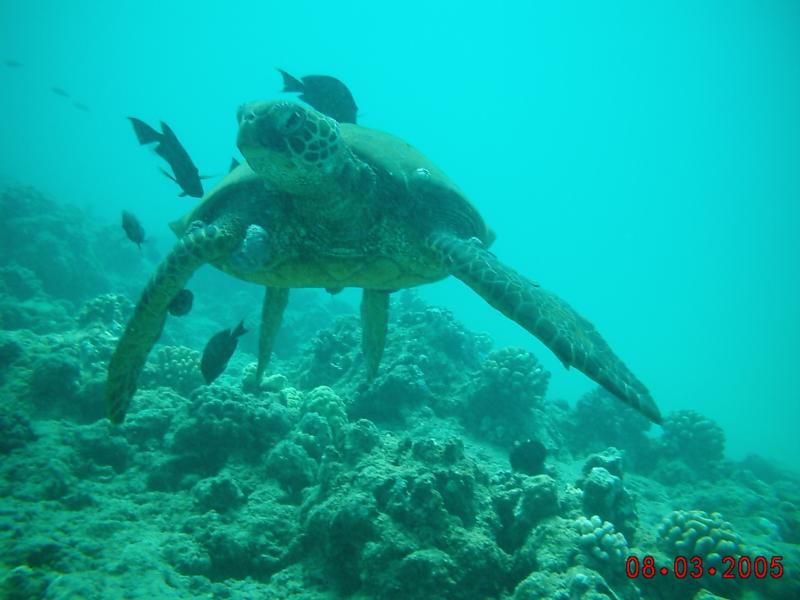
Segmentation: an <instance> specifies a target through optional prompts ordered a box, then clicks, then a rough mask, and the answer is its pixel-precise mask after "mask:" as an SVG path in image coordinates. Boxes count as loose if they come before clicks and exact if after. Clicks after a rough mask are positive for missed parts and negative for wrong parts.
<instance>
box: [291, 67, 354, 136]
mask: <svg viewBox="0 0 800 600" xmlns="http://www.w3.org/2000/svg"><path fill="white" fill-rule="evenodd" d="M278 72H280V74H281V76H282V77H283V91H284V92H300V100H302V101H303V102H306V103H307V104H309V105H310V106H311V108H313V109H314V110H318V111H319V112H321V113H322V114H324V115H327V116H329V117H330V118H332V119H334V120H336V121H339V123H355V122H356V114H357V113H358V107H357V106H356V101H355V100H353V94H351V93H350V90H348V89H347V86H346V85H345V84H343V83H342V82H341V81H339V80H338V79H336V78H335V77H331V76H330V75H306V76H305V77H301V78H300V79H297V78H295V77H292V76H291V75H289V74H288V73H287V72H286V71H284V70H282V69H278Z"/></svg>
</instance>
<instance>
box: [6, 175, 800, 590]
mask: <svg viewBox="0 0 800 600" xmlns="http://www.w3.org/2000/svg"><path fill="white" fill-rule="evenodd" d="M2 203H5V204H2ZM9 203H13V208H14V210H13V211H10V212H9V215H10V218H9V219H7V220H6V221H4V222H3V223H0V252H3V253H5V254H3V256H4V257H7V258H8V260H7V261H4V264H3V265H2V266H0V454H1V455H2V460H0V557H1V558H0V562H1V563H2V573H0V596H2V597H3V598H10V599H14V598H26V599H27V598H162V597H163V598H175V597H185V598H204V599H205V598H208V599H210V598H225V599H229V600H244V599H246V598H267V599H275V600H277V599H284V598H297V599H303V600H338V599H339V598H347V597H352V598H387V599H392V598H398V599H399V598H403V599H414V598H426V599H427V598H452V599H455V600H485V599H486V598H497V599H499V600H511V599H516V600H523V599H524V600H527V599H533V598H552V599H558V600H572V599H579V598H580V599H585V600H589V599H593V600H600V599H612V600H622V599H625V600H628V599H630V600H633V599H634V598H645V599H653V600H655V599H658V600H682V599H683V598H689V597H692V596H694V595H695V594H699V593H701V590H700V586H701V585H702V586H704V587H705V588H706V589H708V590H711V592H716V593H720V594H721V595H723V596H725V597H730V598H737V600H739V598H742V597H745V594H744V593H743V590H744V589H745V588H748V591H750V589H752V590H755V591H756V592H758V593H761V594H762V596H763V597H765V598H766V597H769V598H773V597H774V598H781V599H782V598H786V599H788V598H796V597H800V579H799V578H798V575H797V573H800V551H798V547H797V544H798V542H799V541H800V517H798V514H799V513H798V508H797V507H798V506H800V483H798V480H797V478H796V477H795V476H793V475H791V474H789V473H788V472H786V471H783V470H780V469H774V468H772V469H771V468H769V465H765V464H764V463H763V461H758V460H755V459H753V458H749V459H746V460H745V461H742V462H741V463H736V462H734V461H731V460H729V459H725V458H724V456H723V453H724V436H723V435H722V431H721V429H719V427H717V426H716V425H715V424H713V423H712V422H710V421H708V420H707V419H705V418H703V417H700V416H699V415H697V414H695V413H690V412H681V413H675V414H673V415H670V416H669V417H668V418H667V421H666V423H665V428H664V433H663V435H662V436H661V438H658V437H649V436H648V435H646V432H647V428H648V427H649V425H647V423H646V422H644V421H643V419H641V417H639V416H638V415H636V414H635V413H633V412H632V411H630V410H628V409H627V408H626V407H624V406H622V405H620V404H619V402H617V401H614V402H613V404H612V403H610V402H609V401H608V397H607V395H606V394H605V392H592V393H590V394H588V395H586V396H584V398H582V399H581V400H579V402H578V404H577V406H576V408H575V409H574V410H573V409H571V408H570V407H569V405H568V404H567V403H566V401H556V400H552V399H550V398H548V397H547V396H546V392H547V385H548V379H549V375H548V373H547V372H546V371H544V370H543V369H542V367H541V365H540V364H539V363H538V361H537V360H536V358H535V357H534V356H533V355H531V354H530V353H529V352H527V351H525V350H522V349H519V348H504V349H500V350H495V351H491V341H490V340H489V339H488V338H487V337H486V336H483V335H478V334H474V333H472V332H470V331H468V330H467V329H466V328H464V327H463V326H462V325H461V324H460V323H458V321H456V320H455V319H454V317H453V315H452V314H451V313H449V312H448V311H446V310H441V309H437V308H432V307H429V306H427V305H426V304H425V303H424V302H423V301H422V300H420V298H419V296H417V295H416V294H415V293H414V292H413V291H404V292H402V293H400V294H394V295H393V297H392V304H393V306H392V321H391V322H390V326H389V331H388V335H387V345H386V350H385V354H384V358H383V361H382V365H381V368H380V369H379V371H378V373H377V376H376V377H375V378H374V380H372V381H367V378H366V374H365V369H364V360H363V356H362V355H361V330H360V325H359V321H358V318H357V316H356V309H355V308H354V307H351V306H350V305H349V304H348V303H347V302H345V301H343V300H342V298H343V297H346V296H347V294H348V293H344V294H342V295H341V296H336V297H334V298H330V297H323V296H322V295H321V294H319V293H317V292H312V291H297V294H296V295H295V293H294V292H293V302H292V303H290V306H289V307H288V308H287V314H286V320H285V322H286V324H287V327H285V328H284V330H283V331H282V333H281V336H283V337H282V338H279V341H280V339H282V340H284V341H282V342H280V343H279V344H278V346H277V347H276V355H275V356H274V357H273V359H272V362H271V363H270V370H269V372H268V373H267V374H266V375H265V377H264V378H263V380H262V381H261V382H258V384H256V382H255V381H254V375H255V369H256V362H255V360H256V358H255V356H254V353H255V352H256V351H257V349H256V346H257V341H256V339H255V338H256V337H257V336H251V338H252V339H249V340H243V342H242V344H241V346H240V348H239V350H237V354H236V355H235V356H234V359H233V363H232V366H233V368H232V369H231V371H230V372H229V373H228V374H227V375H226V376H223V377H220V379H219V380H217V382H215V384H214V385H211V386H206V385H202V380H201V378H200V375H199V370H198V368H197V363H198V360H199V352H197V350H198V349H200V348H202V343H203V341H204V340H205V339H207V337H208V335H210V334H211V333H212V332H214V331H216V330H219V328H221V327H223V326H228V327H229V326H230V323H227V324H226V323H223V321H232V322H238V320H239V319H241V318H243V317H244V318H245V319H247V322H248V323H251V322H255V321H256V320H257V318H258V311H259V308H258V307H259V304H260V301H261V298H260V296H261V294H262V293H263V290H254V289H251V288H248V287H247V286H246V285H245V284H235V285H234V284H228V283H226V284H225V285H226V286H227V285H230V287H226V288H225V291H226V298H227V299H228V300H229V301H228V302H226V303H225V306H220V305H219V304H214V303H213V302H209V298H211V299H215V298H218V297H219V285H218V283H217V280H215V279H214V277H215V274H214V273H213V270H210V269H209V270H201V271H200V272H198V274H197V276H196V277H195V278H194V279H193V281H192V291H193V292H194V293H195V294H196V303H195V305H194V307H193V310H192V313H191V317H190V318H186V319H173V318H169V319H168V320H167V325H166V326H165V328H164V332H163V334H162V338H161V340H160V342H159V344H158V345H157V346H156V349H155V351H154V352H153V353H151V355H150V359H149V362H148V363H147V364H146V366H145V369H144V372H143V373H142V376H141V379H140V381H139V384H140V386H139V390H138V392H137V393H136V395H135V396H134V398H133V401H132V403H131V406H130V411H129V414H128V415H127V418H126V420H125V422H124V423H123V424H121V425H111V424H110V423H108V422H107V421H106V420H105V419H102V418H101V417H102V414H103V410H104V399H103V387H104V384H105V376H106V369H107V364H108V360H109V358H110V356H111V353H112V351H113V348H114V346H115V343H116V340H117V338H118V336H119V334H120V333H121V331H122V328H123V327H124V324H125V320H126V319H127V318H128V316H129V315H130V314H131V310H132V302H131V298H134V297H135V296H134V295H133V294H134V290H136V293H138V288H139V287H140V285H141V284H142V282H143V280H144V278H145V277H146V276H147V274H148V273H147V272H146V271H147V270H148V269H144V268H143V267H144V266H147V265H146V263H147V262H148V261H149V260H151V258H152V256H151V255H152V253H154V252H155V251H154V250H153V249H148V248H147V244H145V246H144V247H143V249H142V252H139V251H138V250H137V249H136V248H135V246H133V245H132V244H129V243H127V244H126V243H125V242H124V240H122V239H121V238H122V236H121V235H120V232H119V231H118V225H115V226H114V227H113V228H112V227H111V226H109V228H106V229H102V228H101V229H97V228H96V227H94V226H93V225H92V224H91V222H90V221H88V220H87V218H86V215H84V214H82V213H81V212H80V211H75V210H74V209H70V208H68V207H61V206H56V205H55V204H54V203H52V202H50V201H49V200H47V199H46V198H44V197H43V196H41V195H40V194H38V193H36V192H33V191H31V190H15V191H9V192H6V193H5V195H3V196H2V198H0V207H3V206H5V207H7V206H9ZM7 235H8V236H11V237H6V236H7ZM39 243H41V244H42V248H43V249H44V251H45V252H52V253H56V254H57V258H54V257H49V256H46V255H43V254H41V252H42V251H40V250H36V249H35V244H39ZM37 253H38V254H37ZM54 256H55V255H54ZM77 272H80V273H84V272H85V273H86V274H87V276H86V278H85V279H82V280H81V283H80V285H78V286H77V287H75V288H74V289H69V290H65V285H66V282H67V281H68V280H69V279H70V278H74V277H75V273H77ZM206 292H207V293H206ZM295 296H296V298H297V300H298V302H295V301H294V298H295ZM287 341H288V342H287ZM284 342H287V343H286V344H284ZM654 465H655V466H654ZM723 468H726V469H727V471H726V473H727V474H728V475H729V476H727V477H725V478H719V477H717V478H715V476H716V474H718V473H720V472H721V471H722V469H723ZM680 506H691V507H693V508H695V509H696V510H693V511H676V512H673V513H671V514H670V511H672V510H673V509H674V508H676V507H680ZM716 511H720V512H724V514H725V515H726V516H728V517H729V518H730V519H731V521H733V522H735V523H736V524H737V530H736V531H734V529H733V528H732V527H731V526H730V524H729V523H728V522H726V521H724V520H722V518H721V517H720V516H719V514H718V513H717V512H716ZM665 514H669V516H668V517H667V518H666V519H664V515H665ZM662 519H663V523H662ZM659 525H660V527H659ZM745 536H746V538H747V540H748V544H752V545H748V546H747V547H746V548H745V547H744V546H743V544H742V539H743V537H745ZM692 553H698V554H701V555H702V556H704V557H705V558H707V559H708V561H714V560H717V557H718V556H720V555H722V554H723V553H728V554H733V555H736V554H741V553H746V554H750V555H754V554H763V555H781V556H784V557H785V563H784V564H785V576H784V577H783V578H782V579H781V580H779V581H778V580H775V581H772V582H762V583H761V584H759V583H758V582H753V581H749V582H743V583H742V585H738V586H734V587H728V588H723V587H720V586H718V584H717V582H715V581H713V580H711V581H706V580H703V581H701V582H696V581H695V582H688V583H686V582H677V581H675V580H674V578H666V579H665V578H654V579H652V580H648V581H644V580H642V579H638V580H629V579H627V577H625V569H624V562H625V561H624V559H625V557H626V556H627V555H628V554H630V555H636V556H639V557H642V556H645V555H652V556H655V557H657V558H658V559H659V560H662V559H663V560H667V561H669V557H674V556H675V555H676V554H681V555H684V554H692ZM709 564H710V563H709ZM758 585H762V587H757V586H758ZM709 593H710V592H709ZM737 596H738V597H737ZM698 597H699V596H698Z"/></svg>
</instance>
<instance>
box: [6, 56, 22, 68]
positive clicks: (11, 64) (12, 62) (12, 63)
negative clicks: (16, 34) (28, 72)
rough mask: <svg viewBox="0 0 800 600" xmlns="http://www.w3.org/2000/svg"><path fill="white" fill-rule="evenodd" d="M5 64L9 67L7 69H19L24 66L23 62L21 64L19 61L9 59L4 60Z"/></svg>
mask: <svg viewBox="0 0 800 600" xmlns="http://www.w3.org/2000/svg"><path fill="white" fill-rule="evenodd" d="M3 64H4V65H5V66H7V67H10V68H12V69H17V68H19V67H21V66H22V63H21V62H19V61H18V60H14V59H13V58H9V59H6V60H4V61H3Z"/></svg>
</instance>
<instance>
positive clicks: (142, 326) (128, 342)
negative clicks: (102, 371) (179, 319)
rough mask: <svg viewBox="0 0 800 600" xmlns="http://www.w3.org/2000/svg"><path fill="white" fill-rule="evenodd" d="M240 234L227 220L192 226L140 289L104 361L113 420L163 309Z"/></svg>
mask: <svg viewBox="0 0 800 600" xmlns="http://www.w3.org/2000/svg"><path fill="white" fill-rule="evenodd" d="M242 238H243V232H242V231H240V228H239V227H238V226H236V224H235V222H233V220H227V221H225V222H220V223H216V224H212V225H208V226H206V227H202V228H200V229H195V230H193V231H192V232H191V233H189V234H187V235H185V236H184V237H183V238H181V240H180V241H179V242H178V243H177V244H176V245H175V248H173V250H172V252H170V253H169V255H167V257H166V258H165V259H164V261H163V262H162V263H161V264H160V265H159V267H158V270H156V272H155V274H154V275H153V277H152V278H151V279H150V281H149V282H148V284H147V287H145V289H144V291H143V292H142V295H141V297H140V298H139V302H138V304H137V305H136V310H135V311H134V313H133V316H132V317H131V319H130V321H128V325H127V327H126V328H125V332H124V333H123V334H122V337H121V338H120V340H119V342H118V343H117V347H116V349H115V350H114V354H113V355H112V357H111V361H110V362H109V365H108V380H107V381H106V393H105V394H106V411H107V415H108V418H109V419H110V420H111V421H112V422H113V423H121V422H122V421H123V420H124V419H125V413H126V412H127V410H128V405H129V404H130V402H131V399H132V398H133V395H134V393H136V381H137V379H138V378H139V373H140V372H141V370H142V368H143V367H144V363H145V361H146V360H147V355H148V354H149V353H150V350H151V349H152V347H153V345H154V344H155V343H156V341H157V340H158V338H159V336H160V335H161V330H162V329H163V328H164V322H165V321H166V318H167V308H168V307H169V305H170V303H171V302H172V300H173V298H174V297H175V295H176V294H178V292H180V291H181V290H182V289H183V288H184V287H185V286H186V282H188V281H189V279H190V278H191V276H192V274H193V273H194V272H195V271H196V270H197V269H198V268H199V267H200V266H202V265H203V264H205V263H206V262H209V261H212V260H215V259H216V258H219V257H221V256H224V255H225V254H228V253H230V252H231V251H232V250H233V249H234V248H235V247H236V246H237V245H238V244H240V243H241V240H242Z"/></svg>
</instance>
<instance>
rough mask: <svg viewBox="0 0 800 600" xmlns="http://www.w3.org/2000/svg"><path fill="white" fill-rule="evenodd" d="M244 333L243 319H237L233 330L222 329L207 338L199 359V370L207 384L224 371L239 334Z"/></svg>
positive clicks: (237, 341) (245, 331)
mask: <svg viewBox="0 0 800 600" xmlns="http://www.w3.org/2000/svg"><path fill="white" fill-rule="evenodd" d="M245 333H247V330H246V329H245V328H244V321H239V324H238V325H237V326H236V328H234V329H233V330H231V329H223V330H222V331H220V332H219V333H215V334H214V335H213V336H211V339H210V340H208V343H207V344H206V347H205V350H203V358H202V359H201V360H200V372H201V373H202V374H203V379H205V382H206V383H207V384H209V385H210V384H211V383H212V382H213V381H214V380H215V379H216V378H217V377H219V376H220V375H222V373H223V371H225V368H226V367H227V366H228V361H229V360H230V359H231V356H233V353H234V351H235V350H236V345H237V344H238V343H239V336H240V335H243V334H245Z"/></svg>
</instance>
